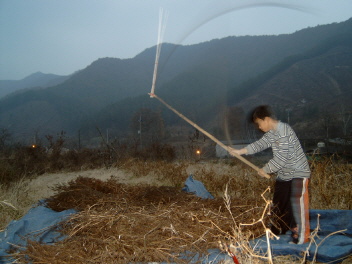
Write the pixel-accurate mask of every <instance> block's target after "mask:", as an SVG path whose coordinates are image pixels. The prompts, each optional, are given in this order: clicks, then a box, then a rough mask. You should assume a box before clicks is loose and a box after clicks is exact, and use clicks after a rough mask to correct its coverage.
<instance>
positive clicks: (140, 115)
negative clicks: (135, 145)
mask: <svg viewBox="0 0 352 264" xmlns="http://www.w3.org/2000/svg"><path fill="white" fill-rule="evenodd" d="M138 134H139V143H140V145H141V146H142V113H140V114H139V130H138Z"/></svg>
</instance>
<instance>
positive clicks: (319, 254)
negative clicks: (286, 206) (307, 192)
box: [251, 210, 352, 264]
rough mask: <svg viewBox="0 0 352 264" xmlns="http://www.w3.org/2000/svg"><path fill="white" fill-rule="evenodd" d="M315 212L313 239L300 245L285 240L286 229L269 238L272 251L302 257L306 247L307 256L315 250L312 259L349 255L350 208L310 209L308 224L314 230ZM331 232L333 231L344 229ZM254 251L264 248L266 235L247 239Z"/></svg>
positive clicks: (324, 260) (340, 258)
mask: <svg viewBox="0 0 352 264" xmlns="http://www.w3.org/2000/svg"><path fill="white" fill-rule="evenodd" d="M318 214H319V215H320V218H319V227H320V229H319V231H318V235H317V236H316V237H314V241H315V242H313V243H311V245H310V244H309V243H305V244H302V245H296V244H289V242H290V241H291V234H290V232H288V233H287V234H285V235H281V236H280V239H279V240H276V239H273V240H270V246H271V251H272V253H273V255H274V256H275V255H293V256H298V257H302V254H303V252H305V251H306V250H307V248H308V247H309V250H308V251H309V255H308V256H307V259H308V260H313V257H314V256H315V254H316V261H319V262H322V263H331V264H333V263H340V262H342V261H343V259H345V258H347V257H348V256H350V255H352V221H351V220H352V211H351V210H310V211H309V216H310V227H311V230H314V229H315V228H316V227H317V219H318ZM345 229H346V231H344V232H342V233H341V232H338V233H336V234H333V235H331V234H332V233H334V232H337V231H341V230H345ZM251 244H252V245H253V246H255V248H256V250H258V252H267V249H268V246H267V242H266V238H265V237H262V238H258V239H256V240H254V241H252V243H251Z"/></svg>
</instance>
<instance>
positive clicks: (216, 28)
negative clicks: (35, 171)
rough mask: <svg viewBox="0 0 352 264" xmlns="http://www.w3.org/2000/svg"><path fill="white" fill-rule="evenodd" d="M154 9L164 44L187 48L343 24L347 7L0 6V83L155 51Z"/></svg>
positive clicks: (143, 2)
mask: <svg viewBox="0 0 352 264" xmlns="http://www.w3.org/2000/svg"><path fill="white" fill-rule="evenodd" d="M160 8H163V10H164V11H165V12H167V13H168V17H167V20H166V22H164V24H163V25H164V26H165V34H164V37H163V42H169V43H174V44H181V45H190V44H196V43H200V42H204V41H209V40H212V39H215V38H223V37H227V36H244V35H278V34H289V33H293V32H295V31H297V30H301V29H303V28H307V27H314V26H317V25H325V24H330V23H334V22H342V21H345V20H347V19H349V18H350V17H351V10H352V1H350V0H339V1H331V0H310V1H306V0H295V1H292V0H291V1H288V0H286V1H285V0H280V1H250V0H246V1H244V0H243V1H240V0H237V1H235V0H192V1H189V0H104V1H99V0H50V1H48V0H25V1H24V0H0V40H1V41H0V80H19V79H22V78H24V77H26V76H28V75H30V74H32V73H34V72H38V71H41V72H44V73H53V74H58V75H68V74H71V73H73V72H75V71H77V70H80V69H83V68H85V67H86V66H88V65H89V64H90V63H92V62H93V61H95V60H96V59H98V58H103V57H114V58H132V57H134V56H136V55H137V54H138V53H140V52H142V51H143V50H145V49H146V48H149V47H152V46H154V45H156V43H157V38H158V26H159V14H160ZM161 56H162V54H161Z"/></svg>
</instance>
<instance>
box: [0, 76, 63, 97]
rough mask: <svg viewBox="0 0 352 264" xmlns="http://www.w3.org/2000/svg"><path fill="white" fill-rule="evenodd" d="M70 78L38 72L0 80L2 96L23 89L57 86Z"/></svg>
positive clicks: (0, 95) (0, 94) (0, 93)
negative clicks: (14, 78)
mask: <svg viewBox="0 0 352 264" xmlns="http://www.w3.org/2000/svg"><path fill="white" fill-rule="evenodd" d="M68 78H69V76H60V75H55V74H45V73H42V72H36V73H33V74H31V75H29V76H27V77H26V78H23V79H22V80H19V81H16V80H0V98H1V97H4V96H5V95H7V94H10V93H13V92H16V91H18V90H22V89H29V88H47V87H50V86H55V85H58V84H60V83H62V82H64V81H65V80H67V79H68Z"/></svg>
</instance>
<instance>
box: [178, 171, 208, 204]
mask: <svg viewBox="0 0 352 264" xmlns="http://www.w3.org/2000/svg"><path fill="white" fill-rule="evenodd" d="M182 191H185V192H189V193H193V194H195V195H197V196H198V197H201V198H203V199H214V197H213V196H212V195H211V193H210V192H208V190H207V189H206V188H205V187H204V185H203V183H202V182H200V181H197V180H195V179H193V175H190V176H189V177H188V178H187V179H186V182H185V187H183V189H182Z"/></svg>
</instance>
